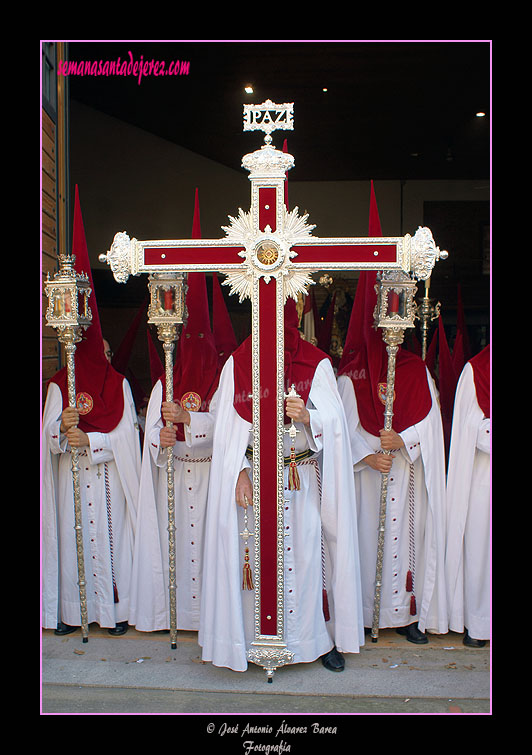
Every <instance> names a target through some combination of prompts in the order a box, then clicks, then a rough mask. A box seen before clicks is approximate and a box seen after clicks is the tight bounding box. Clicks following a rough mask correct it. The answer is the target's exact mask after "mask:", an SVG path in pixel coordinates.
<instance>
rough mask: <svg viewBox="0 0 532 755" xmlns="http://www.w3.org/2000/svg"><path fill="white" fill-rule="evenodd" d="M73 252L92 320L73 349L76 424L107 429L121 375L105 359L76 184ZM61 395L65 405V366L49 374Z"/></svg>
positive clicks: (115, 415) (112, 422)
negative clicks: (87, 285)
mask: <svg viewBox="0 0 532 755" xmlns="http://www.w3.org/2000/svg"><path fill="white" fill-rule="evenodd" d="M72 254H73V255H74V256H75V258H76V260H75V269H76V272H78V273H82V272H83V273H86V274H87V276H88V278H89V281H90V285H91V289H92V291H91V295H90V297H89V307H90V310H91V313H92V322H91V324H90V326H89V327H88V328H87V330H86V331H84V335H83V340H82V341H81V342H80V343H78V344H77V347H76V352H75V358H74V361H75V372H76V374H75V378H76V402H77V406H78V411H79V412H80V421H79V425H78V426H79V428H80V429H81V430H83V431H84V432H86V433H89V432H102V433H107V432H110V431H111V430H113V429H114V428H115V427H116V426H117V425H118V423H119V422H120V420H121V419H122V414H123V411H124V395H123V387H122V383H123V380H124V378H123V375H120V374H119V373H118V372H117V371H116V370H115V369H114V368H113V367H112V366H111V365H110V364H109V362H108V361H107V358H106V356H105V354H104V343H103V337H102V331H101V326H100V318H99V315H98V305H97V302H96V294H95V291H94V283H93V280H92V273H91V268H90V261H89V254H88V250H87V241H86V238H85V229H84V226H83V217H82V215H81V205H80V201H79V193H78V187H77V185H76V190H75V201H74V224H73V231H72ZM50 382H54V383H56V384H57V385H58V386H59V387H60V389H61V393H62V395H63V408H65V407H67V406H68V386H67V369H66V367H63V369H61V370H59V372H58V373H57V374H56V375H54V377H53V378H51V381H50Z"/></svg>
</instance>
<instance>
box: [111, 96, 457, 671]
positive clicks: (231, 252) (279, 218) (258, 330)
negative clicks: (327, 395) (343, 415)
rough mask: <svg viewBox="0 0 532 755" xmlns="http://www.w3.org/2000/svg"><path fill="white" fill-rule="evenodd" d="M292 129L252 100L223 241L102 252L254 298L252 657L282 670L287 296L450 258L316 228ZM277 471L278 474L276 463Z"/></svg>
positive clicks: (400, 241)
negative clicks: (290, 143) (250, 134)
mask: <svg viewBox="0 0 532 755" xmlns="http://www.w3.org/2000/svg"><path fill="white" fill-rule="evenodd" d="M278 129H289V130H291V129H293V103H284V104H281V105H279V104H274V103H273V102H271V100H266V101H265V102H263V103H262V104H261V105H245V106H244V131H247V130H261V131H263V132H265V134H266V136H265V138H264V142H265V143H264V144H263V145H262V146H261V148H260V149H258V150H256V151H254V152H251V153H250V154H247V155H245V156H244V157H243V158H242V166H243V167H244V168H245V169H246V170H248V171H249V179H250V181H251V207H250V209H249V211H248V212H244V211H242V210H241V209H240V210H239V214H238V217H231V216H229V220H230V224H229V225H228V226H226V227H223V228H222V230H223V231H224V232H225V237H223V238H220V239H178V240H176V239H170V240H159V241H138V240H137V239H135V238H130V237H129V236H128V234H127V233H125V232H121V233H117V234H116V236H115V238H114V240H113V243H112V245H111V248H110V250H109V251H108V252H107V254H105V255H100V261H102V262H103V261H106V262H107V263H108V264H109V265H110V267H111V269H112V271H113V274H114V277H115V279H116V280H117V281H118V282H126V281H127V279H128V277H129V276H130V275H139V274H141V273H149V274H152V275H153V274H157V273H165V274H171V273H184V272H194V271H204V272H207V271H218V272H220V273H222V274H225V281H224V285H228V286H230V289H231V293H232V294H238V296H239V298H240V301H242V300H243V299H245V298H249V299H251V303H252V345H253V358H252V391H253V430H254V432H253V438H254V441H253V443H254V448H253V458H254V459H255V460H258V463H254V465H253V511H254V516H255V537H254V548H255V574H254V580H253V581H254V585H255V640H254V642H253V646H252V649H251V650H250V651H249V654H248V657H249V660H250V661H252V662H254V663H257V664H258V665H261V666H263V667H264V668H265V670H266V672H267V674H268V675H269V680H270V679H271V675H272V674H273V672H274V670H275V669H276V668H277V667H279V666H282V665H284V664H285V663H290V661H291V659H292V652H291V651H290V648H288V647H286V643H285V641H284V616H283V604H284V579H283V553H284V526H283V500H284V484H283V472H284V442H283V438H284V429H285V428H284V424H283V422H284V400H285V393H284V389H285V386H284V384H283V383H284V380H283V376H284V333H283V328H284V321H283V313H284V304H285V302H286V300H287V298H288V297H289V296H292V297H293V298H295V299H296V300H297V296H298V294H299V293H305V294H306V293H307V292H308V287H309V285H311V284H312V283H314V281H313V280H312V278H311V277H310V275H311V273H313V272H317V271H319V270H397V271H403V272H405V273H407V274H411V275H412V276H414V277H415V278H420V279H423V280H426V279H427V278H428V277H429V276H430V274H431V271H432V268H433V266H434V263H435V261H436V260H437V259H439V258H440V257H444V256H446V253H445V252H440V250H439V249H438V248H437V247H436V245H435V243H434V240H433V238H432V234H431V232H430V230H429V229H428V228H419V229H418V231H417V232H416V233H415V235H414V236H413V237H411V236H410V235H408V234H407V235H406V236H404V237H378V238H365V237H363V238H319V237H316V236H313V235H312V230H313V229H314V227H315V226H312V225H309V224H308V223H307V219H308V215H304V216H300V215H299V213H298V208H297V207H296V208H295V209H294V210H292V211H291V212H289V211H288V209H287V207H286V206H285V203H284V182H285V180H286V172H287V171H288V170H289V169H290V168H292V167H293V165H294V158H293V156H292V155H290V154H288V153H286V152H282V151H280V150H277V149H276V148H275V147H274V146H273V145H272V143H271V142H272V138H271V135H270V134H271V132H272V131H275V130H278ZM272 469H275V470H276V474H275V475H272V474H271V470H272Z"/></svg>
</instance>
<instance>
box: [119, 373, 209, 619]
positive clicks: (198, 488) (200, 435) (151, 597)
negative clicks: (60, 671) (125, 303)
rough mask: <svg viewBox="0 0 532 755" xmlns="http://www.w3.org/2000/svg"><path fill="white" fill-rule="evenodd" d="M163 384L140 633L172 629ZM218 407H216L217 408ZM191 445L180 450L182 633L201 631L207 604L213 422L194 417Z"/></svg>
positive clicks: (147, 503)
mask: <svg viewBox="0 0 532 755" xmlns="http://www.w3.org/2000/svg"><path fill="white" fill-rule="evenodd" d="M162 392H163V387H162V383H161V381H160V380H159V381H157V383H155V385H154V387H153V390H152V393H151V396H150V401H149V404H148V410H147V413H146V425H145V432H144V450H143V457H142V470H141V479H140V489H139V511H138V518H137V535H136V540H135V555H134V562H133V579H132V582H133V584H132V598H131V619H130V623H131V624H133V625H134V626H135V627H136V628H137V629H138V630H139V631H142V632H151V631H156V630H161V629H169V628H170V608H169V589H168V587H169V561H168V483H167V471H166V469H167V461H166V460H167V453H166V449H165V448H161V446H160V439H159V435H160V431H161V429H162V427H163V421H162V418H161V403H162V401H163V395H162ZM213 402H214V397H213V401H211V404H212V403H213ZM190 419H191V422H190V426H187V425H184V429H185V440H184V441H179V440H178V441H177V442H176V444H175V445H174V449H173V452H174V499H175V527H176V529H175V540H176V583H177V589H176V618H177V628H178V629H182V630H197V629H198V628H199V612H200V599H201V574H202V553H203V539H204V522H205V508H206V504H207V491H208V485H209V473H210V466H211V453H212V423H213V420H212V417H211V415H210V414H209V413H208V412H191V413H190Z"/></svg>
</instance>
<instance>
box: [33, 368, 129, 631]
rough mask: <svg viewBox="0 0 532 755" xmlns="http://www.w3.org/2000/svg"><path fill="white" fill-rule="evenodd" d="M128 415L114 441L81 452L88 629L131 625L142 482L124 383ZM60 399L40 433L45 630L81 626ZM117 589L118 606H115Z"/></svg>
mask: <svg viewBox="0 0 532 755" xmlns="http://www.w3.org/2000/svg"><path fill="white" fill-rule="evenodd" d="M123 392H124V413H123V416H122V419H121V420H120V422H119V424H118V425H117V426H116V427H115V429H114V430H112V431H111V432H110V433H88V436H89V446H85V447H82V448H80V449H79V454H78V458H79V468H80V472H79V476H80V495H81V507H82V529H83V551H84V566H85V579H86V594H87V618H88V622H89V624H90V623H92V622H96V623H98V624H99V625H100V626H101V627H108V628H111V627H114V626H115V625H116V623H117V622H121V621H128V620H129V599H130V578H131V567H132V559H133V543H134V537H135V524H136V516H137V495H138V486H139V477H140V441H139V433H138V425H137V415H136V411H135V405H134V403H133V398H132V395H131V389H130V387H129V384H128V382H127V381H126V380H125V379H124V381H123ZM62 409H63V405H62V396H61V391H60V389H59V388H58V386H57V385H55V383H50V385H49V387H48V392H47V396H46V402H45V407H44V412H43V425H42V430H43V433H42V454H43V456H42V625H43V627H44V628H47V629H55V628H56V626H57V624H58V622H59V621H63V622H64V623H65V624H69V625H71V626H80V624H81V616H80V604H79V586H78V565H77V556H76V536H75V531H74V521H75V520H74V496H73V487H72V471H71V453H70V446H68V443H67V441H66V436H64V435H62V434H61V433H60V429H59V426H60V423H61V413H62ZM113 574H114V582H115V584H116V588H117V592H118V603H115V602H114V597H115V596H114V590H113Z"/></svg>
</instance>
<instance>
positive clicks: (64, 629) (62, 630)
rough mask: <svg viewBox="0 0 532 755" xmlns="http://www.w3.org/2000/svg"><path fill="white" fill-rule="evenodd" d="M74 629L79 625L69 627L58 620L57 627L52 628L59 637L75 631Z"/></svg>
mask: <svg viewBox="0 0 532 755" xmlns="http://www.w3.org/2000/svg"><path fill="white" fill-rule="evenodd" d="M76 629H79V627H71V626H69V625H68V624H63V622H62V621H60V622H59V623H58V625H57V628H56V629H54V634H57V635H58V636H59V637H63V636H64V635H65V634H72V632H75V631H76Z"/></svg>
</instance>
